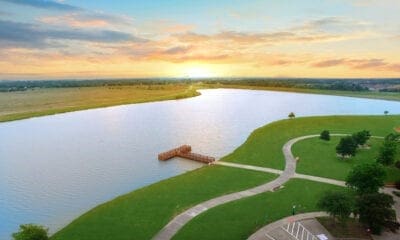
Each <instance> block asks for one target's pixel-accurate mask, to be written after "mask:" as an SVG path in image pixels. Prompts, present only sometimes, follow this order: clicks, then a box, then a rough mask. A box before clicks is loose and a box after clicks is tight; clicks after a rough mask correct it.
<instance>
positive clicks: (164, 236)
mask: <svg viewBox="0 0 400 240" xmlns="http://www.w3.org/2000/svg"><path fill="white" fill-rule="evenodd" d="M347 135H348V134H331V136H347ZM315 137H319V135H307V136H302V137H297V138H294V139H291V140H289V141H288V142H286V143H285V145H284V146H283V148H282V151H283V155H284V157H285V169H284V170H283V171H281V170H277V169H272V168H264V167H257V166H251V165H244V164H237V163H228V162H220V161H217V162H216V163H215V164H218V165H223V166H229V167H237V168H243V169H248V170H255V171H262V172H268V173H275V174H280V175H279V177H278V178H276V179H275V180H272V181H271V182H268V183H265V184H263V185H260V186H257V187H254V188H250V189H247V190H243V191H240V192H235V193H231V194H227V195H223V196H220V197H216V198H213V199H210V200H208V201H205V202H202V203H199V204H197V205H196V206H194V207H191V208H189V209H187V210H186V211H184V212H182V213H181V214H179V215H177V216H176V217H174V218H173V219H172V220H171V221H170V222H169V223H168V224H167V225H165V226H164V227H163V228H162V229H161V230H160V232H158V233H157V235H155V236H154V237H153V240H169V239H171V238H172V237H173V236H174V235H175V234H176V233H177V232H178V231H179V230H180V229H181V228H182V227H183V226H184V225H185V224H186V223H188V222H189V221H190V220H192V219H193V218H194V217H196V216H197V215H199V214H201V213H203V212H205V211H207V210H208V209H210V208H213V207H216V206H219V205H222V204H225V203H228V202H231V201H235V200H238V199H241V198H245V197H249V196H254V195H257V194H260V193H263V192H268V191H273V190H274V189H276V188H279V187H280V186H281V185H282V184H284V183H286V182H287V181H289V180H290V179H291V178H302V179H308V180H311V181H317V182H323V183H329V184H334V185H338V186H345V183H344V182H343V181H338V180H334V179H329V178H322V177H316V176H309V175H303V174H297V173H296V172H295V171H296V159H295V157H294V156H293V153H292V151H291V148H292V146H293V144H295V143H296V142H298V141H301V140H304V139H308V138H315ZM374 138H381V137H376V136H374Z"/></svg>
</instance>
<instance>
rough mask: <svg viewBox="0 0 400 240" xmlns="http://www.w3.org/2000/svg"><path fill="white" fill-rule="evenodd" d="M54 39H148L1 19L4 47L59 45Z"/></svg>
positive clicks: (0, 27)
mask: <svg viewBox="0 0 400 240" xmlns="http://www.w3.org/2000/svg"><path fill="white" fill-rule="evenodd" d="M54 40H78V41H87V42H103V43H117V42H145V41H147V40H146V39H143V38H140V37H136V36H133V35H131V34H129V33H125V32H119V31H111V30H82V29H63V30H58V29H49V28H40V27H39V26H37V25H35V24H28V23H19V22H13V21H4V20H0V45H2V46H3V47H4V46H6V47H22V48H41V47H57V43H54ZM58 44H59V43H58Z"/></svg>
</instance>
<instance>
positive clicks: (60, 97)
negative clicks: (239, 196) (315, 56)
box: [0, 83, 400, 122]
mask: <svg viewBox="0 0 400 240" xmlns="http://www.w3.org/2000/svg"><path fill="white" fill-rule="evenodd" d="M220 88H225V89H247V90H267V91H281V92H295V93H307V94H321V95H334V96H346V97H356V98H369V99H380V100H388V101H400V94H398V93H383V92H372V91H367V92H357V91H335V90H320V89H305V88H304V89H303V88H280V87H279V88H278V87H262V86H251V85H231V84H201V83H200V84H199V83H196V84H168V85H147V86H142V85H137V86H116V87H115V86H113V87H106V86H104V87H79V88H78V87H77V88H67V87H65V88H45V89H33V90H27V91H16V92H1V93H0V122H8V121H15V120H22V119H27V118H32V117H39V116H46V115H53V114H59V113H66V112H73V111H80V110H87V109H93V108H103V107H110V106H117V105H125V104H136V103H146V102H155V101H166V100H176V99H184V98H190V97H195V96H199V95H201V93H200V92H199V91H198V90H202V89H220Z"/></svg>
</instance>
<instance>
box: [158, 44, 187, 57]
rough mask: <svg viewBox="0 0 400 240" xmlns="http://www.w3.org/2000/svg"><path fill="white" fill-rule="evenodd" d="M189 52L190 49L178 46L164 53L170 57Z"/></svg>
mask: <svg viewBox="0 0 400 240" xmlns="http://www.w3.org/2000/svg"><path fill="white" fill-rule="evenodd" d="M189 50H190V47H183V46H177V47H172V48H169V49H167V50H165V51H163V53H164V54H168V55H175V54H184V53H187V52H188V51H189Z"/></svg>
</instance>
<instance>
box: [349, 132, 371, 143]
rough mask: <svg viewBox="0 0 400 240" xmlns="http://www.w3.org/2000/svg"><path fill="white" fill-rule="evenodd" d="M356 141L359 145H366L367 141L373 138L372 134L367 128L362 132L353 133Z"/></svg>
mask: <svg viewBox="0 0 400 240" xmlns="http://www.w3.org/2000/svg"><path fill="white" fill-rule="evenodd" d="M352 137H353V139H354V141H355V142H356V143H357V145H361V146H362V145H365V143H367V141H368V140H369V139H370V138H371V134H370V133H369V131H367V130H363V131H361V132H356V133H354V134H353V135H352Z"/></svg>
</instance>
